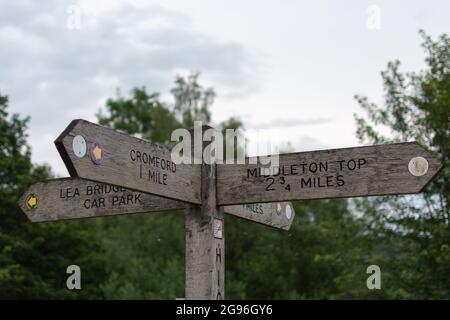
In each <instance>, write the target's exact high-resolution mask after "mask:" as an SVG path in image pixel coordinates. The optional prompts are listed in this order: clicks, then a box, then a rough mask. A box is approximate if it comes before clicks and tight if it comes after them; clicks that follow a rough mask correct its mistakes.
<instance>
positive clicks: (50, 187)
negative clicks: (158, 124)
mask: <svg viewBox="0 0 450 320" xmlns="http://www.w3.org/2000/svg"><path fill="white" fill-rule="evenodd" d="M205 129H207V128H205V127H204V128H202V130H203V132H204V131H205ZM55 144H56V146H57V149H58V151H59V153H60V155H61V157H62V159H63V161H64V163H65V164H66V167H67V169H68V171H69V173H70V175H71V176H72V178H65V179H56V180H51V181H47V182H40V183H36V184H34V185H32V186H31V187H30V188H29V189H28V191H27V192H26V193H25V194H24V195H23V196H22V198H21V199H20V202H19V205H20V206H21V208H22V210H23V211H24V212H25V213H26V215H27V216H28V217H29V219H30V220H31V221H33V222H39V221H52V220H62V219H73V218H87V217H98V216H108V215H116V214H128V213H139V212H141V213H143V212H153V211H164V210H176V209H184V211H185V225H186V227H185V229H186V299H224V297H225V292H224V273H225V229H224V228H225V226H224V212H225V213H228V214H231V215H234V216H237V217H240V218H243V219H247V220H251V221H254V222H257V223H261V224H264V225H268V226H271V227H274V228H278V229H283V230H288V229H289V228H290V226H291V224H292V221H293V218H294V216H295V213H294V209H293V206H292V204H291V203H289V202H283V201H288V200H307V199H324V198H339V197H358V196H375V195H397V194H409V193H418V192H421V191H422V190H423V188H425V186H426V185H427V184H428V183H429V182H430V181H431V180H432V179H433V178H434V177H435V176H436V175H437V174H438V172H439V170H440V169H441V168H442V165H441V164H440V162H439V161H438V160H437V159H436V158H434V157H433V156H432V155H430V154H429V153H428V152H427V151H425V150H424V149H423V148H422V147H421V146H419V145H418V144H417V143H414V142H413V143H399V144H388V145H378V146H369V147H357V148H346V149H331V150H322V151H312V152H300V153H290V154H281V155H280V156H279V163H278V164H277V166H272V167H270V166H267V165H260V164H257V162H255V161H253V160H256V159H251V158H248V159H247V164H244V165H241V164H226V165H225V164H218V165H216V164H214V163H213V164H206V163H204V162H203V163H202V161H200V162H199V163H202V164H193V165H189V164H180V165H176V164H175V163H174V162H172V159H171V153H170V150H168V149H166V148H164V147H161V146H158V145H156V144H153V143H149V142H147V141H144V140H141V139H137V138H134V137H131V136H128V135H125V134H122V133H119V132H116V131H114V130H111V129H107V128H104V127H101V126H98V125H96V124H93V123H90V122H88V121H84V120H74V121H72V123H71V124H70V125H69V126H68V128H67V129H66V130H65V131H64V132H63V133H62V134H61V135H60V136H59V137H58V138H57V139H56V141H55ZM206 146H207V145H206V144H205V143H203V148H205V147H206ZM272 157H273V156H272ZM193 163H196V162H193ZM254 163H256V164H254Z"/></svg>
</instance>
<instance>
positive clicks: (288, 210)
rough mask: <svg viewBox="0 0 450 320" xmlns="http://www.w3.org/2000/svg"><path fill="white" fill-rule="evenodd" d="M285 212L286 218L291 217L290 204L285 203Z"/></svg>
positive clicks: (289, 218)
mask: <svg viewBox="0 0 450 320" xmlns="http://www.w3.org/2000/svg"><path fill="white" fill-rule="evenodd" d="M285 213H286V218H287V219H288V220H291V218H292V208H291V206H290V205H289V204H287V205H286V211H285Z"/></svg>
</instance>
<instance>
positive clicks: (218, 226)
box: [213, 218, 223, 239]
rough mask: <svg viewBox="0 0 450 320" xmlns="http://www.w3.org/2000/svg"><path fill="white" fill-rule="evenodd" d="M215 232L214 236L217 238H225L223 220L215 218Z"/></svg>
mask: <svg viewBox="0 0 450 320" xmlns="http://www.w3.org/2000/svg"><path fill="white" fill-rule="evenodd" d="M213 233H214V238H217V239H222V238H223V220H220V219H215V218H214V221H213Z"/></svg>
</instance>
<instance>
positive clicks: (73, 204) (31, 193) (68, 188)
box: [19, 178, 186, 222]
mask: <svg viewBox="0 0 450 320" xmlns="http://www.w3.org/2000/svg"><path fill="white" fill-rule="evenodd" d="M19 206H20V207H21V209H22V211H23V212H25V214H26V215H27V217H28V218H29V219H30V220H31V221H33V222H43V221H56V220H65V219H75V218H89V217H104V216H111V215H118V214H127V213H128V214H130V213H143V212H155V211H166V210H176V209H184V208H185V207H186V204H185V203H184V202H181V201H176V200H171V199H166V198H162V197H158V196H153V195H150V194H146V193H141V192H136V191H131V190H128V189H125V188H123V187H117V186H112V185H107V184H102V183H97V182H93V181H89V180H84V179H79V178H62V179H54V180H49V181H44V182H37V183H35V184H33V185H32V186H31V187H30V188H28V190H27V191H26V192H25V194H24V195H23V196H22V197H21V198H20V200H19Z"/></svg>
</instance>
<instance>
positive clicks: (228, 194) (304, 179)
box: [217, 142, 442, 205]
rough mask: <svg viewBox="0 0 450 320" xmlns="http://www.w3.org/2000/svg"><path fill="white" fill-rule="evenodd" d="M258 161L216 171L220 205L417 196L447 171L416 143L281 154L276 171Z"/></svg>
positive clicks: (221, 167) (232, 165)
mask: <svg viewBox="0 0 450 320" xmlns="http://www.w3.org/2000/svg"><path fill="white" fill-rule="evenodd" d="M417 157H423V158H424V159H426V161H427V162H428V169H427V170H426V171H424V167H423V165H422V161H415V160H414V159H415V158H417ZM254 160H255V159H247V164H242V165H240V164H223V165H218V166H217V202H218V204H219V205H232V204H243V203H258V202H275V201H288V200H306V199H323V198H341V197H358V196H377V195H397V194H409V193H418V192H420V191H421V190H423V188H424V187H425V186H426V185H427V184H428V183H429V182H430V181H431V180H432V179H433V178H434V177H435V176H436V175H437V173H438V172H439V170H440V169H441V167H442V165H441V163H440V162H439V161H438V160H437V159H436V158H435V157H434V156H432V155H431V154H430V153H428V152H427V151H425V150H424V149H423V148H422V147H421V146H420V145H419V144H417V143H415V142H409V143H398V144H386V145H376V146H368V147H356V148H345V149H330V150H321V151H311V152H299V153H290V154H281V155H280V156H279V165H278V166H277V167H275V168H268V167H269V166H267V165H260V164H248V163H251V162H250V161H254ZM410 162H411V164H410ZM419 164H420V166H421V167H420V168H419V167H418V168H416V169H417V170H415V171H413V172H411V171H410V169H411V167H415V166H418V165H419ZM260 168H263V169H261V170H262V173H261V174H260V172H259V170H260ZM264 168H266V169H264ZM267 168H268V169H267ZM264 170H269V171H270V170H271V171H270V172H263V171H264ZM424 172H425V173H424ZM289 189H290V190H289Z"/></svg>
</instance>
